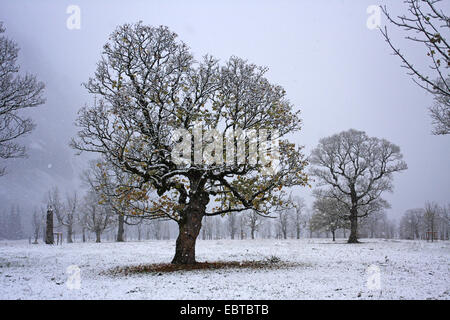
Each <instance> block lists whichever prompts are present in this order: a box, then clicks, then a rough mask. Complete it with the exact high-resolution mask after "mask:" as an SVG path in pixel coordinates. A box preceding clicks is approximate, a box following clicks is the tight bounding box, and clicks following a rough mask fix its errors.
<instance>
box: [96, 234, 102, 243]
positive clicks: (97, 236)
mask: <svg viewBox="0 0 450 320" xmlns="http://www.w3.org/2000/svg"><path fill="white" fill-rule="evenodd" d="M101 234H102V233H101V232H100V231H95V242H97V243H100V242H101V239H100V236H101Z"/></svg>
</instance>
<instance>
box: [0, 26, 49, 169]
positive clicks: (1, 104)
mask: <svg viewBox="0 0 450 320" xmlns="http://www.w3.org/2000/svg"><path fill="white" fill-rule="evenodd" d="M4 32H5V29H4V28H3V23H2V22H0V158H2V159H9V158H19V157H24V156H25V155H26V153H25V147H24V146H22V145H20V144H18V143H16V142H15V140H16V139H17V138H18V137H21V136H23V135H25V134H28V133H30V132H31V131H32V130H33V128H34V124H33V122H32V121H31V119H29V118H24V117H23V116H22V115H21V111H22V110H24V109H27V108H32V107H36V106H39V105H41V104H43V103H44V102H45V99H44V98H43V91H44V84H43V83H42V82H38V81H37V80H36V77H35V76H34V75H30V74H26V75H25V76H21V75H17V73H18V72H19V66H17V65H16V62H17V57H18V53H19V48H18V46H17V44H16V43H15V42H14V41H12V40H10V39H8V38H7V37H5V36H4V35H3V33H4ZM5 172H6V169H5V168H4V167H3V168H0V176H1V175H3V174H5Z"/></svg>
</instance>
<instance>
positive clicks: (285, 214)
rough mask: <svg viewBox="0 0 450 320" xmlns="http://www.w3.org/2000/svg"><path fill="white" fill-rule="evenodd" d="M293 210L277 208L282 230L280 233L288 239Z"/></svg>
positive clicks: (279, 224) (279, 225) (280, 229)
mask: <svg viewBox="0 0 450 320" xmlns="http://www.w3.org/2000/svg"><path fill="white" fill-rule="evenodd" d="M291 210H292V209H291V208H285V207H282V208H279V209H277V210H276V212H277V213H278V229H279V231H280V234H281V235H282V236H283V239H287V234H288V226H289V220H290V217H291V212H290V211H291Z"/></svg>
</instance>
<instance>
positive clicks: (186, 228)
mask: <svg viewBox="0 0 450 320" xmlns="http://www.w3.org/2000/svg"><path fill="white" fill-rule="evenodd" d="M196 182H197V181H195V182H194V183H193V185H194V186H195V185H196ZM191 184H192V182H191ZM208 202H209V195H208V193H206V192H202V191H199V192H198V193H196V194H193V195H190V201H189V204H187V205H186V207H185V208H184V210H183V212H181V214H180V216H181V217H180V219H179V220H178V228H179V233H178V238H177V242H176V247H175V256H174V257H173V260H172V263H173V264H195V263H196V261H195V242H196V241H197V237H198V234H199V233H200V229H201V228H202V219H203V217H204V215H205V210H206V206H207V205H208Z"/></svg>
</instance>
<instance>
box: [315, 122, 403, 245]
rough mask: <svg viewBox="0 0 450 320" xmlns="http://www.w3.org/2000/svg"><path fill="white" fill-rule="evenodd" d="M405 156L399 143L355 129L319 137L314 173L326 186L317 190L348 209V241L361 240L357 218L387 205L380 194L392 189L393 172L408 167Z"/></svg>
mask: <svg viewBox="0 0 450 320" xmlns="http://www.w3.org/2000/svg"><path fill="white" fill-rule="evenodd" d="M402 158H403V155H402V154H401V153H400V148H399V147H398V146H396V145H394V144H392V143H390V142H389V141H387V140H384V139H378V138H375V137H368V136H367V135H366V133H365V132H363V131H357V130H354V129H350V130H348V131H344V132H341V133H339V134H335V135H333V136H331V137H327V138H322V139H320V142H319V145H318V146H317V147H316V148H315V149H314V150H313V151H312V153H311V157H310V163H311V164H313V165H314V167H313V168H312V170H311V174H312V175H313V176H315V177H317V180H318V181H317V182H318V186H319V187H326V188H325V189H318V191H317V192H321V196H322V197H328V198H332V199H335V200H337V201H339V202H340V203H342V204H343V205H344V206H345V207H346V208H347V212H348V218H349V220H350V225H351V226H350V236H349V239H348V242H349V243H357V242H358V218H361V217H364V216H367V215H368V214H370V213H372V212H376V211H379V210H380V209H381V208H383V207H387V206H388V204H387V202H386V201H384V200H383V199H381V197H380V196H381V194H382V193H383V192H384V191H392V187H393V186H392V179H393V173H395V172H398V171H402V170H405V169H407V165H406V163H405V162H404V161H403V160H402Z"/></svg>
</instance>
